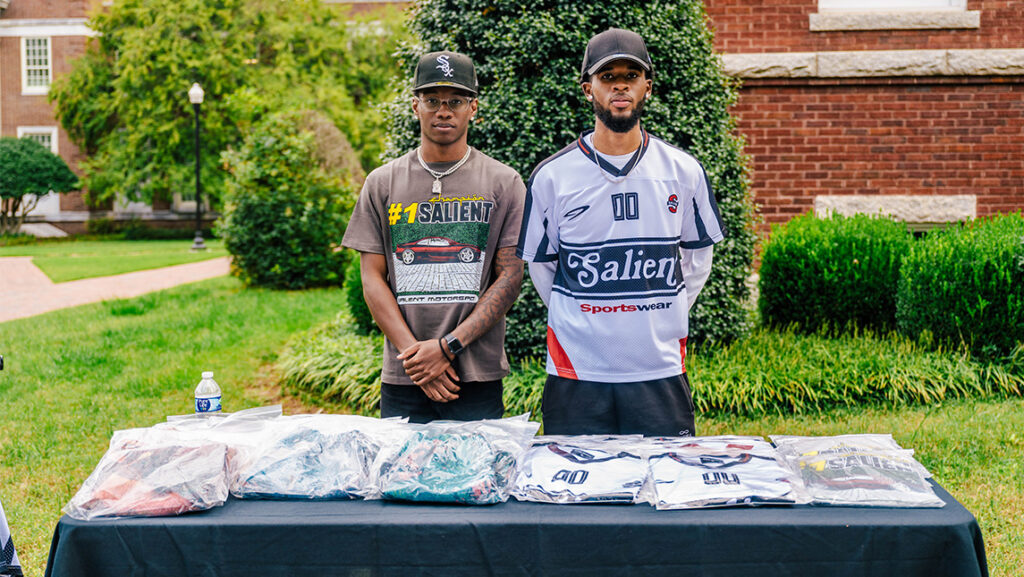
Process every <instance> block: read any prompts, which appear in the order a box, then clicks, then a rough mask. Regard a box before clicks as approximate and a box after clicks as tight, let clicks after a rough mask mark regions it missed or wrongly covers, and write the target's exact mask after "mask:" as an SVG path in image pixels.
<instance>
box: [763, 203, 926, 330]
mask: <svg viewBox="0 0 1024 577" xmlns="http://www.w3.org/2000/svg"><path fill="white" fill-rule="evenodd" d="M913 242H914V241H913V236H912V235H911V234H910V232H909V231H908V230H907V228H906V225H904V224H902V223H898V222H896V221H894V220H891V219H889V218H878V217H870V216H866V215H856V216H853V217H843V216H833V217H831V218H817V217H815V216H814V215H813V214H810V213H808V214H804V215H802V216H798V217H796V218H794V219H792V220H790V221H789V222H788V223H786V224H784V225H776V226H773V227H772V232H771V236H770V238H769V240H768V242H766V243H765V245H764V251H763V253H762V255H761V271H760V274H761V280H760V289H761V294H760V300H759V307H760V311H761V318H762V321H763V322H764V323H765V324H767V325H769V326H776V327H784V326H788V325H796V326H797V327H799V330H803V331H805V332H815V331H817V330H818V329H820V328H823V327H829V328H843V327H846V326H848V325H851V324H853V325H856V326H859V327H861V328H866V329H872V330H876V331H882V332H884V331H890V330H893V329H895V328H896V290H897V285H898V283H899V271H900V264H901V262H902V260H903V258H904V257H905V255H906V254H907V253H908V252H909V251H910V248H911V246H912V245H913Z"/></svg>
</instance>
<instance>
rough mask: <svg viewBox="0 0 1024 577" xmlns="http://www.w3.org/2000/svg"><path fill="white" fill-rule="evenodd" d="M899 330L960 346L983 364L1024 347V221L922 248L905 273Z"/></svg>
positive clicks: (940, 234)
mask: <svg viewBox="0 0 1024 577" xmlns="http://www.w3.org/2000/svg"><path fill="white" fill-rule="evenodd" d="M897 321H898V323H899V329H900V331H901V332H903V333H904V334H907V335H909V336H911V337H914V338H922V337H923V338H925V339H929V338H931V339H934V341H935V342H936V343H939V344H942V345H946V346H956V345H958V344H959V343H961V342H962V343H965V344H966V345H967V346H968V347H969V348H970V350H971V352H972V354H974V355H976V356H977V357H978V358H979V359H982V360H989V359H997V358H1003V357H1008V356H1010V355H1012V354H1014V353H1015V352H1016V357H1015V358H1018V359H1019V358H1020V357H1021V356H1022V355H1021V352H1020V348H1021V347H1022V345H1024V218H1022V216H1021V214H1020V213H1019V212H1018V213H1015V214H1010V215H1004V216H997V217H994V218H988V219H979V220H976V221H973V222H971V223H968V224H967V225H965V226H952V227H949V228H946V229H944V230H941V231H936V232H933V233H931V234H929V235H928V237H927V238H926V239H925V240H924V241H923V242H920V243H918V244H917V246H915V247H914V250H913V251H911V253H910V254H909V255H908V256H907V258H906V259H905V262H904V264H903V269H902V270H901V274H900V283H899V298H898V309H897Z"/></svg>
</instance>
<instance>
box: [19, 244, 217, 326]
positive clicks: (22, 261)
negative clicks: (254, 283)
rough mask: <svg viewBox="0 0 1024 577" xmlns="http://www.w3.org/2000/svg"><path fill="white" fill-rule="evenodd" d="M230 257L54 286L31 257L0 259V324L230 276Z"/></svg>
mask: <svg viewBox="0 0 1024 577" xmlns="http://www.w3.org/2000/svg"><path fill="white" fill-rule="evenodd" d="M230 262H231V258H230V257H226V256H225V257H220V258H215V259H211V260H205V261H202V262H194V263H189V264H180V265H177V266H169V267H166V268H158V269H153V270H144V271H138V272H130V273H125V274H119V275H115V276H108V277H101V278H90V279H83V280H76V281H71V282H64V283H60V284H54V283H53V281H51V280H50V279H49V278H48V277H47V276H46V275H45V274H43V272H42V271H41V270H39V269H38V268H37V267H36V266H35V265H34V264H32V257H3V258H0V323H2V322H4V321H10V320H14V319H21V318H25V317H31V316H35V315H39V314H42V313H46V312H50V311H53V310H57V309H62V308H67V307H74V306H78V305H84V304H88V303H94V302H98V301H104V300H110V299H123V298H131V297H137V296H139V295H143V294H146V293H148V292H153V291H158V290H163V289H166V288H171V287H174V286H178V285H181V284H186V283H191V282H196V281H201V280H206V279H209V278H214V277H218V276H224V275H226V274H228V266H229V263H230Z"/></svg>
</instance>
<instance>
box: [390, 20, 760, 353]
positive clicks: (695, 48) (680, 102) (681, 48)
mask: <svg viewBox="0 0 1024 577" xmlns="http://www.w3.org/2000/svg"><path fill="white" fill-rule="evenodd" d="M706 21H707V17H706V14H705V12H704V6H703V3H701V2H672V3H667V2H634V1H632V0H608V1H606V2H597V3H595V2H585V1H582V0H570V1H565V0H562V1H559V2H554V1H551V0H545V1H542V2H534V3H532V4H531V5H530V9H529V10H526V9H524V8H523V3H522V2H519V1H515V0H421V1H419V2H417V3H416V4H415V8H414V11H413V16H412V20H411V22H410V24H409V28H410V30H411V31H412V32H413V33H414V34H415V35H417V36H419V38H420V42H419V43H418V44H416V45H415V46H406V47H405V49H404V53H403V54H402V57H403V60H404V63H405V69H406V71H407V74H408V76H407V78H408V77H411V76H412V70H413V68H414V66H415V62H416V61H417V59H418V57H419V56H420V55H422V54H424V53H426V52H430V51H433V50H441V49H451V50H457V51H459V52H462V53H465V54H468V55H469V56H471V57H472V58H473V61H474V62H475V63H476V66H477V74H478V77H479V81H480V87H481V92H480V110H479V112H478V114H477V119H476V122H475V123H474V125H473V128H472V129H471V134H470V144H472V145H473V146H475V147H477V148H479V149H480V150H482V151H483V152H485V153H487V154H489V155H491V156H493V157H494V158H497V159H498V160H501V161H502V162H505V163H507V164H509V165H510V166H512V167H513V168H515V169H516V170H517V171H519V173H520V174H521V175H522V176H523V178H524V180H526V179H527V178H528V177H529V175H530V173H531V172H532V170H533V168H534V167H535V166H536V165H537V164H538V163H539V162H540V161H542V160H544V159H545V158H547V157H548V156H550V155H552V154H554V153H555V152H557V151H558V150H560V149H561V148H562V147H563V146H565V145H567V144H569V143H570V142H571V141H572V140H573V139H574V138H576V137H577V136H578V135H579V133H580V132H581V131H582V130H584V129H585V128H588V127H592V126H593V123H594V115H593V112H592V109H591V108H590V107H589V106H588V103H587V102H586V100H585V99H584V98H583V96H582V93H581V91H580V88H579V83H578V79H579V70H580V68H579V67H580V63H581V62H582V60H583V51H584V48H585V47H586V44H587V41H588V40H589V39H590V37H591V36H592V35H594V34H596V33H598V32H601V31H603V30H605V29H607V28H609V27H610V26H617V27H621V28H628V29H631V30H635V31H636V32H638V33H640V34H642V35H643V36H644V38H645V39H646V41H647V44H648V47H649V49H650V53H651V56H652V58H653V59H654V69H655V79H654V95H653V97H652V99H651V100H650V101H648V104H647V107H646V112H645V117H644V120H643V124H644V126H645V127H646V128H647V129H649V130H650V131H651V132H652V133H653V134H657V135H658V136H660V137H661V138H663V139H665V140H666V141H667V142H669V143H672V144H674V145H676V146H679V147H683V148H686V149H688V150H689V151H690V152H691V153H692V154H693V155H694V156H695V157H696V158H698V159H699V160H700V161H701V162H702V163H703V165H704V167H705V169H707V172H708V176H709V177H710V179H711V182H712V187H713V190H714V192H715V195H716V198H717V200H718V207H719V209H720V211H721V214H722V218H723V220H724V221H725V225H726V227H727V228H728V237H727V238H726V240H725V241H724V242H722V243H720V244H719V245H717V246H716V247H715V266H714V268H713V270H712V273H711V278H710V279H709V281H708V283H707V285H706V286H705V288H704V291H703V292H702V294H701V297H700V299H699V300H698V301H697V303H696V305H695V306H694V308H693V309H692V310H691V323H690V326H691V335H692V338H693V340H695V341H698V340H701V339H713V340H728V339H731V338H734V337H736V336H739V335H742V334H743V333H744V332H745V331H746V330H747V329H748V327H749V323H748V311H747V310H746V309H745V308H744V307H745V303H746V302H747V300H748V295H749V288H748V287H747V285H746V280H747V278H748V277H749V276H750V272H751V263H752V261H753V247H754V240H755V239H754V233H753V229H752V226H751V223H752V220H753V211H752V205H751V203H750V199H749V192H748V179H747V168H746V159H745V157H744V156H743V154H742V151H741V140H740V138H739V137H737V136H736V135H735V134H734V129H735V123H734V121H733V119H732V118H731V117H730V116H729V113H728V107H729V106H730V105H731V104H732V103H733V102H735V99H736V90H735V84H734V82H733V81H732V80H731V79H730V78H729V77H727V76H726V75H725V74H723V73H722V71H721V70H720V68H719V61H718V57H717V56H716V55H715V53H714V50H713V47H712V35H711V32H710V31H709V30H708V28H707V26H706ZM523 39H529V46H528V48H524V44H523ZM409 97H410V94H409V88H407V89H406V92H405V93H404V94H402V95H401V96H399V97H397V98H396V99H395V100H394V101H393V102H392V103H391V106H390V109H389V110H390V115H391V119H392V127H391V132H390V137H389V149H388V156H390V157H392V158H394V157H397V156H399V155H400V154H402V153H404V152H405V151H408V150H411V149H412V148H413V147H415V146H416V144H417V138H418V135H419V130H418V128H417V124H416V119H415V118H414V117H413V116H412V113H411V111H410V109H409ZM538 302H539V301H538V300H537V299H534V298H533V297H531V296H529V295H528V296H527V297H526V298H524V299H521V300H520V301H518V303H517V304H516V305H515V308H514V309H513V313H512V315H511V318H512V319H514V320H513V321H511V322H510V324H511V325H513V327H514V328H515V330H516V331H521V330H529V331H532V332H530V333H529V334H527V335H512V336H513V340H514V341H515V339H522V340H523V342H522V343H520V344H516V345H515V347H517V348H518V349H519V351H522V352H517V353H516V354H514V355H513V356H516V357H519V358H525V357H527V356H531V355H532V354H533V353H530V352H525V351H536V350H543V347H544V340H545V333H544V330H543V329H544V327H545V326H546V318H545V317H546V314H547V311H546V309H545V308H544V307H543V306H537V303H538ZM512 332H513V331H512V330H509V331H507V334H510V335H511V334H512Z"/></svg>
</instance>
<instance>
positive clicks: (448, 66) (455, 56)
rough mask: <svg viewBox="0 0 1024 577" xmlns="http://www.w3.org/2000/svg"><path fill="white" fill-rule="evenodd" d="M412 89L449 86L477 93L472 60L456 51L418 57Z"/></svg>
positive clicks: (417, 90) (474, 94)
mask: <svg viewBox="0 0 1024 577" xmlns="http://www.w3.org/2000/svg"><path fill="white" fill-rule="evenodd" d="M412 82H413V88H412V89H413V91H415V92H419V91H420V90H423V89H426V88H434V87H445V86H448V87H451V88H458V89H460V90H465V91H466V92H469V93H471V94H472V95H473V96H476V94H477V83H476V68H474V67H473V61H472V60H471V59H470V58H469V56H466V55H465V54H459V53H458V52H447V51H445V52H431V53H430V54H425V55H423V57H421V58H420V62H419V64H417V65H416V74H415V76H414V77H413V81H412Z"/></svg>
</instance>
